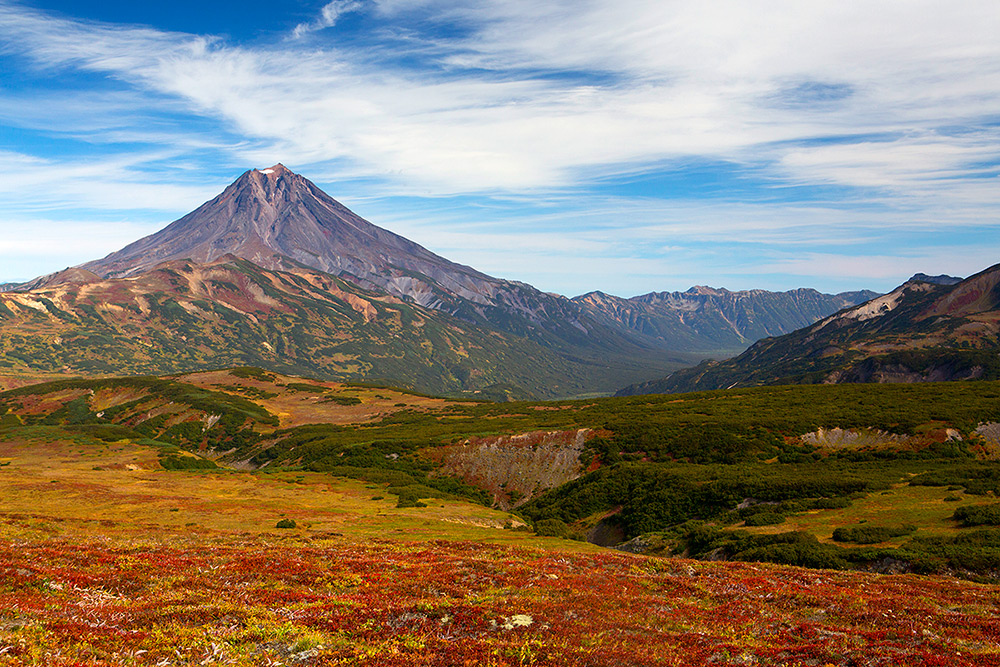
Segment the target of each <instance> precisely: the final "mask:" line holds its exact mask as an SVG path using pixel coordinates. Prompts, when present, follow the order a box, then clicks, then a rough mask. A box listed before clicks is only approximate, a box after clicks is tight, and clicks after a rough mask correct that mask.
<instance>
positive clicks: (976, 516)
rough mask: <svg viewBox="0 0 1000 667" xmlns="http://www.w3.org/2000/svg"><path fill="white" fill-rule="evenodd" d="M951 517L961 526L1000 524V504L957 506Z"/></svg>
mask: <svg viewBox="0 0 1000 667" xmlns="http://www.w3.org/2000/svg"><path fill="white" fill-rule="evenodd" d="M945 500H947V498H945ZM951 518H952V519H954V520H955V521H957V522H958V523H959V524H960V525H961V526H962V527H963V528H971V527H972V526H1000V504H994V505H968V506H967V507H959V508H958V509H957V510H955V513H954V514H952V515H951Z"/></svg>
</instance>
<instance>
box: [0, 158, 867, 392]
mask: <svg viewBox="0 0 1000 667" xmlns="http://www.w3.org/2000/svg"><path fill="white" fill-rule="evenodd" d="M309 286H311V287H309ZM6 287H7V288H8V293H6V294H3V295H0V370H2V369H4V368H7V369H20V370H26V369H35V370H46V371H52V370H63V371H65V372H72V373H98V372H100V373H122V372H134V373H145V372H151V373H166V372H173V371H181V370H194V369H196V368H204V367H212V366H223V365H227V364H250V363H253V364H260V365H265V366H268V367H275V368H277V369H279V370H283V371H286V372H298V373H312V374H314V375H319V376H323V377H330V378H336V379H344V378H348V377H350V378H368V379H374V378H377V379H380V380H387V381H394V382H400V383H404V384H409V385H411V386H414V387H418V388H422V389H426V390H429V391H435V392H465V391H482V390H484V389H487V388H489V387H494V386H504V387H512V388H513V389H512V390H511V391H512V392H513V394H523V395H534V396H539V397H546V396H571V395H584V394H592V393H607V392H611V391H614V390H615V389H617V388H619V387H621V386H623V385H625V384H628V383H630V382H636V381H639V380H644V379H648V378H649V377H651V376H652V377H655V376H656V375H657V374H659V375H663V374H665V373H668V372H670V371H673V370H675V369H677V368H680V367H683V366H686V365H690V364H692V363H696V362H697V361H698V360H700V359H703V358H706V357H715V358H718V357H724V356H729V355H732V354H735V353H737V352H739V351H740V350H742V349H744V348H745V347H746V345H747V344H749V343H751V342H753V341H754V340H756V339H758V338H759V337H761V336H766V335H774V334H780V333H785V332H787V331H791V330H793V329H795V328H796V327H798V326H802V325H803V324H807V323H810V322H813V321H815V320H816V319H817V318H819V317H823V316H825V315H828V314H830V313H832V312H835V311H836V310H838V309H840V308H843V307H844V306H847V305H853V304H856V303H859V302H862V301H865V300H867V299H868V298H871V297H872V296H875V293H871V292H850V293H845V294H839V295H824V294H820V293H818V292H816V291H814V290H804V289H801V290H794V291H792V292H782V293H774V292H766V291H763V290H751V291H746V292H729V291H726V290H714V289H711V288H704V287H698V288H692V289H691V290H689V291H688V292H684V293H676V292H675V293H655V294H648V295H644V296H640V297H634V298H632V299H622V298H619V297H613V296H610V295H606V294H603V293H600V292H593V293H590V294H587V295H584V296H581V297H577V298H575V299H568V298H566V297H563V296H559V295H555V294H549V293H546V292H542V291H540V290H538V289H535V288H534V287H532V286H531V285H527V284H525V283H521V282H516V281H510V280H503V279H500V278H494V277H492V276H488V275H486V274H483V273H481V272H479V271H476V270H475V269H472V268H470V267H467V266H464V265H461V264H457V263H454V262H451V261H449V260H447V259H445V258H443V257H440V256H438V255H435V254H434V253H432V252H430V251H429V250H427V249H425V248H423V247H421V246H419V245H417V244H416V243H413V242H412V241H409V240H407V239H405V238H403V237H401V236H398V235H396V234H393V233H392V232H389V231H387V230H384V229H381V228H379V227H377V226H375V225H373V224H371V223H369V222H367V221H366V220H364V219H362V218H361V217H359V216H357V215H356V214H354V213H353V212H351V211H350V210H349V209H347V208H346V207H344V206H343V205H342V204H340V203H339V202H337V201H336V200H334V199H333V198H332V197H330V196H329V195H327V194H326V193H324V192H323V191H322V190H320V189H319V188H318V187H317V186H316V185H315V184H313V183H312V182H310V181H309V180H307V179H305V178H303V177H302V176H300V175H298V174H295V173H293V172H291V171H290V170H288V169H287V168H285V167H284V166H282V165H280V164H278V165H275V166H274V167H271V168H269V169H263V170H256V169H253V170H250V171H247V172H246V173H244V174H243V175H242V176H240V177H239V178H238V179H237V180H236V181H235V182H234V183H233V184H231V185H230V186H229V187H227V188H226V189H225V191H223V192H222V194H220V195H219V196H218V197H216V198H215V199H213V200H211V201H209V202H207V203H205V204H204V205H202V206H201V207H199V208H198V209H196V210H195V211H193V212H192V213H190V214H188V215H186V216H184V217H183V218H181V219H179V220H177V221H175V222H173V223H172V224H170V225H168V226H167V227H165V228H164V229H162V230H161V231H159V232H157V233H155V234H153V235H151V236H148V237H146V238H143V239H140V240H139V241H136V242H135V243H132V244H130V245H128V246H126V247H125V248H123V249H121V250H119V251H117V252H114V253H111V254H110V255H108V256H107V257H105V258H103V259H100V260H95V261H92V262H87V263H85V264H82V265H80V266H78V267H72V268H69V269H66V270H64V271H60V272H58V273H54V274H50V275H46V276H41V277H39V278H36V279H35V280H32V281H29V282H27V283H23V284H20V285H15V286H10V285H8V286H6ZM362 302H364V303H366V304H368V306H361V305H359V304H361V303H362ZM416 322H419V323H420V324H414V323H416ZM306 332H309V333H308V334H307V333H306ZM57 339H58V340H59V341H61V342H55V341H56V340H57ZM185 340H187V341H191V340H197V341H199V342H198V344H181V343H183V342H184V341H185ZM335 342H336V344H334V343H335ZM293 343H294V344H293ZM529 369H533V370H531V372H529Z"/></svg>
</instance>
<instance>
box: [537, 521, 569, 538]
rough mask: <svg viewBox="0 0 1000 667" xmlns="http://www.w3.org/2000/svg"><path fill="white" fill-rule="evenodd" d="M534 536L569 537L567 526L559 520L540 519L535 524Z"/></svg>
mask: <svg viewBox="0 0 1000 667" xmlns="http://www.w3.org/2000/svg"><path fill="white" fill-rule="evenodd" d="M535 534H536V535H542V536H544V537H569V526H567V525H566V522H565V521H560V520H559V519H542V520H541V521H538V522H536V523H535Z"/></svg>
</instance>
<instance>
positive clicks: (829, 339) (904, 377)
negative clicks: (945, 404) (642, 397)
mask: <svg viewBox="0 0 1000 667" xmlns="http://www.w3.org/2000/svg"><path fill="white" fill-rule="evenodd" d="M949 282H950V281H940V280H936V279H935V280H934V281H933V282H931V281H927V280H925V279H922V277H921V276H919V275H918V276H914V278H912V279H911V280H909V281H907V282H906V283H904V284H903V285H901V286H900V287H898V288H897V289H895V290H893V291H892V292H890V293H889V294H886V295H884V296H881V297H878V298H876V299H873V300H871V301H868V302H867V303H864V304H862V305H860V306H856V307H854V308H848V309H845V310H843V311H841V312H839V313H836V314H834V315H831V316H829V317H827V318H824V319H822V320H820V321H819V322H816V323H815V324H813V325H811V326H808V327H805V328H802V329H799V330H798V331H795V332H793V333H791V334H788V335H785V336H780V337H778V338H767V339H764V340H761V341H759V342H757V343H756V344H754V345H753V346H751V347H750V348H749V349H748V350H747V351H746V352H744V353H743V354H742V355H740V356H739V357H736V358H734V359H729V360H727V361H722V362H707V363H703V364H701V365H699V366H697V367H695V368H690V369H684V370H682V371H678V372H675V373H673V374H672V375H670V376H668V377H666V378H664V379H663V380H659V381H655V382H649V383H644V384H641V385H637V386H632V387H628V388H626V389H624V390H622V392H621V393H623V394H636V393H672V392H682V391H694V390H701V389H724V388H728V387H734V386H748V385H765V384H785V383H817V382H821V383H838V382H921V381H934V380H964V379H980V378H995V377H1000V357H998V349H1000V337H998V335H1000V265H996V266H993V267H990V268H989V269H986V270H985V271H982V272H981V273H978V274H976V275H974V276H972V277H970V278H967V279H965V280H962V281H961V282H958V283H954V284H948V283H949Z"/></svg>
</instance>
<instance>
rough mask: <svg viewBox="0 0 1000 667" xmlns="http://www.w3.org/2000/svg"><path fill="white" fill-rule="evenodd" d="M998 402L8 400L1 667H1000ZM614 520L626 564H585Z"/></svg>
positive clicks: (68, 388) (235, 387)
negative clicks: (558, 469) (556, 475)
mask: <svg viewBox="0 0 1000 667" xmlns="http://www.w3.org/2000/svg"><path fill="white" fill-rule="evenodd" d="M37 379H38V380H42V379H44V378H37ZM998 398H1000V385H998V384H997V383H992V382H979V383H944V384H942V383H931V384H922V385H905V386H899V385H897V386H885V385H875V386H872V385H868V386H861V385H853V386H852V385H841V386H827V387H779V388H763V389H753V390H740V391H732V392H707V393H700V394H688V395H682V396H659V397H658V396H643V397H634V398H617V399H615V398H611V399H594V400H587V401H558V402H519V403H499V404H498V403H489V402H470V401H458V400H447V399H439V398H432V397H428V396H423V395H419V394H414V393H412V392H406V391H399V390H395V389H391V388H388V387H371V386H364V385H352V384H345V383H335V382H329V381H316V380H310V379H308V378H297V377H292V376H287V375H281V374H278V373H275V372H271V371H264V370H261V369H255V368H236V369H231V370H218V371H212V372H199V373H192V374H187V375H179V376H172V377H163V378H150V377H146V378H105V379H63V380H58V381H55V382H40V383H36V384H30V385H25V386H21V387H19V388H16V389H12V390H8V391H6V392H3V393H0V403H2V406H3V407H2V408H0V411H2V412H4V414H3V415H2V416H0V571H2V572H3V573H4V576H3V578H2V581H3V585H2V587H0V609H2V611H0V650H2V651H3V653H2V654H0V661H2V662H0V664H9V665H34V664H46V665H54V666H57V667H69V666H70V665H78V664H88V665H124V664H131V665H168V664H175V665H193V664H216V663H218V664H231V665H261V664H272V665H276V664H316V665H325V664H356V665H390V664H391V665H410V664H412V665H417V664H421V665H424V664H430V665H435V664H437V665H454V664H490V665H532V664H536V665H537V664H552V665H557V664H558V665H618V664H643V665H691V664H733V665H735V664H748V662H749V663H753V664H761V665H788V666H792V665H805V664H821V665H845V666H846V665H852V664H859V663H860V664H867V665H886V666H888V665H926V664H948V665H961V666H964V665H969V666H972V665H992V664H1000V658H998V656H1000V645H998V644H997V643H996V636H997V635H998V630H1000V626H998V625H997V624H998V621H997V619H998V618H1000V613H998V611H1000V609H998V608H1000V596H998V594H997V592H996V588H995V586H994V585H992V584H983V583H976V581H990V582H992V581H993V580H994V577H995V576H996V573H997V572H998V571H1000V557H998V556H997V554H1000V549H998V548H997V547H996V546H994V545H995V544H996V543H997V540H998V535H1000V512H996V513H995V516H994V515H989V516H986V515H984V516H985V524H984V525H980V526H978V527H977V526H975V525H973V524H977V523H980V522H981V519H979V518H977V517H979V516H980V514H982V513H981V512H980V514H976V513H975V512H974V510H976V509H977V508H980V507H984V506H985V507H996V504H995V496H996V494H997V492H998V489H997V486H998V485H1000V475H998V471H1000V464H997V462H996V461H997V458H998V454H1000V442H997V441H996V440H995V439H994V438H995V434H994V430H991V429H990V428H983V426H982V425H983V424H990V423H993V422H994V420H1000V413H998V412H997V410H998V407H997V406H998V405H1000V401H998ZM834 424H836V425H837V428H839V429H841V430H835V429H833V425H834ZM820 425H823V426H822V430H821V428H820ZM579 429H585V430H579ZM977 432H978V433H981V434H982V435H981V436H977V435H976V433H977ZM557 433H567V434H575V435H572V436H569V435H567V436H566V437H564V438H553V437H551V436H545V437H543V436H542V435H538V436H531V435H530V434H557ZM792 434H798V437H797V438H796V437H792ZM849 434H858V435H856V436H851V435H849ZM959 437H961V440H959V439H958V438H959ZM580 442H582V443H583V447H580V445H579V443H580ZM560 448H561V449H560ZM456 449H457V450H458V451H464V452H465V454H466V463H470V462H473V463H474V462H476V461H477V456H478V463H479V464H480V466H485V467H487V468H489V467H492V466H497V465H498V463H497V461H498V459H497V457H498V456H500V457H501V459H499V460H501V461H502V462H501V464H500V465H501V466H502V467H504V468H505V469H507V470H508V471H510V470H511V468H512V467H513V470H514V472H515V473H516V471H517V468H516V465H514V466H512V463H511V462H512V461H517V460H522V461H523V460H524V457H523V454H524V453H525V452H526V451H539V452H541V451H557V450H558V451H561V452H562V453H563V456H564V457H567V456H575V457H576V461H577V467H576V469H575V472H574V473H573V475H572V476H573V477H575V480H573V481H569V482H568V483H555V482H557V481H558V480H553V482H554V483H553V486H551V487H550V488H548V489H544V488H535V489H532V490H531V491H532V492H533V494H532V493H528V494H524V495H523V496H521V495H520V494H515V493H514V492H513V491H514V490H513V489H505V488H502V487H498V486H493V487H489V486H488V485H487V486H476V484H477V483H480V484H481V483H482V482H483V480H484V479H486V478H487V476H486V475H483V474H481V473H482V472H483V470H481V469H480V470H479V471H478V473H479V474H470V475H468V476H466V477H465V478H459V477H454V476H452V475H454V474H456V473H459V472H460V471H461V470H462V467H461V466H452V467H447V466H445V465H444V462H446V460H447V457H446V456H444V455H443V454H444V453H445V452H448V451H455V450H456ZM505 451H506V452H508V455H507V458H502V457H503V452H505ZM483 452H489V455H483V454H482V453H483ZM516 452H520V453H521V454H522V456H521V459H518V458H517V457H516V456H511V454H514V453H516ZM477 453H478V454H477ZM529 463H530V462H529ZM474 472H475V471H474ZM615 480H619V481H617V482H616V481H615ZM961 480H964V481H961ZM487 491H488V492H487ZM749 498H752V500H749ZM500 500H503V501H504V502H503V503H501V502H499V501H500ZM501 505H503V506H506V507H513V508H514V509H513V511H504V510H502V509H500V506H501ZM616 508H618V511H615V510H616ZM959 509H964V512H965V514H964V515H963V516H965V517H966V518H965V519H964V522H965V523H963V522H961V521H958V520H956V519H954V518H953V516H955V515H956V510H959ZM685 512H687V514H685ZM957 514H962V513H961V512H958V513H957ZM609 519H611V521H610V522H609ZM759 519H763V520H759ZM600 522H603V523H605V524H608V523H612V524H616V529H617V530H618V531H619V534H620V536H621V538H622V539H624V538H628V539H629V541H628V542H627V543H625V544H622V545H620V547H621V548H622V549H624V550H611V549H607V548H605V547H600V546H596V545H594V544H590V543H588V542H587V541H586V540H585V539H583V538H584V537H585V536H586V534H587V532H588V530H590V529H592V528H593V527H594V526H595V525H597V523H600ZM990 522H992V523H990ZM965 524H969V525H970V526H971V527H963V526H964V525H965ZM865 527H868V528H869V530H868V531H867V533H866V535H873V536H874V537H873V538H872V539H876V540H878V541H877V542H875V543H873V544H858V543H851V542H845V541H838V540H837V539H835V538H834V536H835V535H836V534H837V530H838V529H844V528H854V529H855V533H858V532H859V531H857V530H856V529H857V528H865ZM900 527H906V528H905V529H904V530H903V531H902V532H903V533H904V534H900V535H898V536H893V535H890V534H888V532H886V531H887V530H888V529H894V528H900ZM879 530H882V531H883V532H884V533H886V534H884V535H883V534H881V533H879ZM602 534H603V535H605V536H606V535H608V534H609V531H604V532H603V533H602ZM567 538H571V539H567ZM852 539H855V540H861V539H862V538H861V537H859V536H858V535H856V534H854V535H853V538H852ZM629 552H632V553H629ZM635 552H642V553H641V554H636V553H635ZM722 554H724V555H725V557H726V558H728V559H731V560H729V561H728V562H720V561H719V558H720V557H722ZM692 557H698V558H699V559H698V560H692ZM768 561H771V562H768ZM801 566H806V567H805V568H803V567H801ZM815 568H820V569H815ZM830 568H836V569H830ZM873 571H877V572H895V574H891V575H889V574H876V573H873ZM917 572H924V573H926V574H917ZM928 574H929V575H930V576H928Z"/></svg>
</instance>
